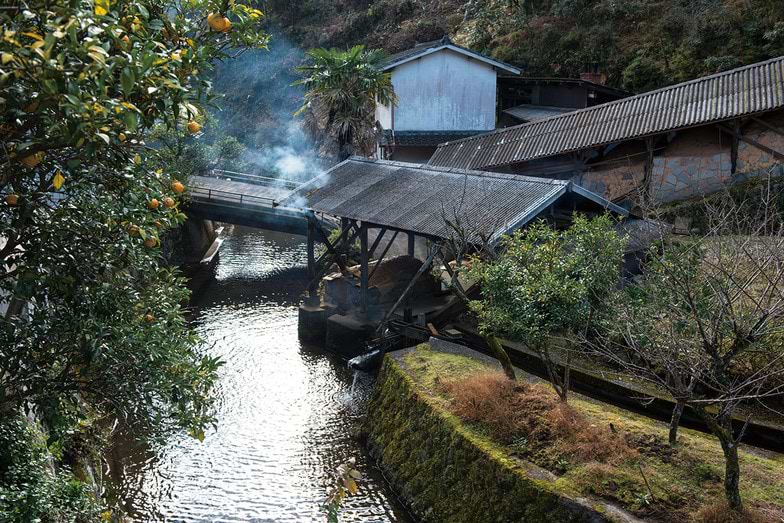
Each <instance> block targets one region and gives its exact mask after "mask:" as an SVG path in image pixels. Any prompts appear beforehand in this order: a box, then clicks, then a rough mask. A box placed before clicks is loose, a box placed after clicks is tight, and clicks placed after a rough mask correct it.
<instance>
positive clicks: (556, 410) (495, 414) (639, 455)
mask: <svg viewBox="0 0 784 523" xmlns="http://www.w3.org/2000/svg"><path fill="white" fill-rule="evenodd" d="M405 367H406V369H407V371H408V372H410V373H411V375H412V377H414V378H415V380H416V381H417V383H418V384H419V385H420V386H421V387H422V388H421V390H422V391H423V393H425V394H428V395H429V396H430V397H431V398H432V399H433V400H435V401H437V402H438V404H439V405H440V407H441V408H444V409H445V410H447V411H449V412H451V413H453V414H455V415H456V416H458V417H459V418H461V419H462V420H465V422H466V426H467V428H469V429H470V430H471V431H472V432H474V433H475V434H476V435H477V436H479V437H482V438H485V439H486V440H487V441H488V442H491V443H492V444H493V445H494V448H495V450H496V451H498V452H500V453H501V454H502V455H505V456H512V457H516V458H521V459H523V460H525V461H528V462H531V463H534V464H536V465H538V466H540V467H542V468H544V469H547V470H549V471H550V472H553V473H555V474H556V475H557V476H558V478H557V479H556V480H555V482H556V485H557V486H558V488H563V489H564V490H565V491H568V492H570V493H574V492H577V493H579V494H580V495H587V496H592V497H596V498H601V499H604V500H606V501H609V502H611V503H614V504H616V505H617V506H619V507H622V508H624V509H625V510H627V511H629V512H630V513H632V514H633V515H635V516H636V517H638V518H641V519H643V520H645V521H651V522H655V523H714V522H717V523H725V522H728V523H733V522H734V521H739V522H741V523H756V522H758V521H765V522H770V523H784V457H783V456H781V455H778V454H773V453H768V452H764V451H756V450H754V451H752V449H749V448H742V449H741V451H740V459H741V468H742V471H743V472H742V479H741V494H742V496H743V500H744V503H745V506H746V507H747V508H748V510H749V512H748V513H747V514H745V515H744V516H743V517H744V518H746V519H737V518H735V519H733V514H731V513H730V512H729V511H727V510H724V509H723V507H725V506H724V505H722V504H721V503H720V501H719V500H721V499H722V498H723V484H722V478H723V473H724V460H723V456H722V452H721V448H720V446H719V444H718V442H717V441H716V439H715V438H714V437H712V436H710V435H707V434H702V433H698V432H695V431H692V430H689V429H686V428H682V429H681V431H680V434H679V439H680V444H679V445H678V446H677V447H675V448H672V447H670V446H669V445H668V444H667V433H668V427H667V424H666V423H660V422H656V421H653V420H651V419H650V418H647V417H645V416H643V415H640V414H635V413H632V412H629V411H626V410H623V409H620V408H618V407H613V406H611V405H608V404H606V403H601V402H597V401H594V400H589V399H587V398H585V397H582V396H580V395H579V394H576V393H574V394H572V396H570V399H569V405H568V406H562V405H561V404H560V402H559V401H558V398H557V396H556V395H555V393H554V392H553V391H552V389H551V388H550V387H549V386H547V385H545V384H539V385H532V384H528V383H514V382H511V381H509V380H507V379H506V377H505V376H503V374H501V373H500V372H497V371H496V372H493V371H492V369H491V368H490V367H489V366H487V365H486V364H484V363H482V362H480V361H479V360H477V359H473V358H469V357H465V356H460V355H454V354H447V353H442V352H438V351H436V350H432V349H430V348H428V347H427V346H420V347H419V348H418V349H417V350H416V351H415V352H413V353H411V354H409V355H407V356H406V357H405ZM611 427H612V429H611ZM621 440H622V441H621ZM626 457H628V458H629V459H626ZM717 518H723V519H717ZM728 518H729V519H728ZM749 518H753V519H749Z"/></svg>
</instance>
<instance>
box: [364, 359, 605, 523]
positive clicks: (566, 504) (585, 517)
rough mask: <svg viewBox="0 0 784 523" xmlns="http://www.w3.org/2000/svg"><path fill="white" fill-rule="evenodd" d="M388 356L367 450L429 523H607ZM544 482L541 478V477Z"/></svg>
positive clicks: (598, 510)
mask: <svg viewBox="0 0 784 523" xmlns="http://www.w3.org/2000/svg"><path fill="white" fill-rule="evenodd" d="M422 392H423V391H422V389H420V388H419V386H418V385H417V384H416V383H415V382H414V380H413V379H412V378H411V377H410V376H409V375H408V374H407V372H406V371H405V370H404V369H403V368H402V367H401V364H400V363H399V362H397V361H396V360H394V359H393V358H391V357H390V356H387V357H386V358H385V361H384V364H383V367H382V370H381V372H380V374H379V377H378V382H377V384H376V388H375V391H374V393H373V396H372V398H371V400H370V405H369V410H368V421H367V429H368V444H369V447H370V449H371V452H372V453H373V454H374V455H375V456H376V458H377V459H378V460H379V462H380V463H381V465H382V467H383V469H384V471H385V473H386V474H387V476H388V477H389V478H390V479H391V481H392V483H393V484H394V486H395V488H396V489H397V490H398V492H399V493H400V494H401V496H402V497H403V498H404V500H405V501H406V502H407V503H408V504H409V506H410V507H411V508H412V510H413V511H414V513H415V514H416V515H417V516H418V517H419V518H420V519H421V520H422V521H423V522H455V523H457V522H460V523H472V522H476V523H490V522H559V523H560V522H604V521H613V520H614V519H613V518H612V517H610V516H608V515H607V514H605V513H604V511H603V509H602V507H600V506H593V505H592V504H591V503H590V502H589V501H588V500H586V499H581V498H578V497H576V496H570V495H569V494H568V493H566V492H563V491H560V490H559V488H558V487H557V486H556V484H555V482H553V481H552V479H550V478H547V477H545V476H546V475H542V474H541V473H537V472H536V470H535V469H534V467H533V466H531V468H530V469H528V468H527V467H526V463H524V462H521V461H517V460H514V459H512V458H509V457H508V456H507V455H505V454H504V453H503V452H501V451H500V449H499V448H498V447H496V446H495V445H494V444H493V443H491V442H489V441H488V440H485V439H484V438H482V437H481V436H479V435H478V434H476V433H474V432H473V431H471V430H470V429H468V428H466V427H465V426H464V425H463V424H462V423H461V421H460V420H459V419H458V418H456V417H455V416H453V415H451V414H450V413H448V412H447V411H446V410H444V409H443V408H442V407H441V406H439V405H438V404H437V403H436V402H435V400H433V398H432V397H429V396H428V395H427V394H422ZM537 476H541V477H537Z"/></svg>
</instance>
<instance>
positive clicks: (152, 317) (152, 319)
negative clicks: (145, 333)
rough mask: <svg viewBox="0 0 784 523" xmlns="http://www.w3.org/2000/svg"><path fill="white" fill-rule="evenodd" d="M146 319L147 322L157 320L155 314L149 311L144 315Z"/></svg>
mask: <svg viewBox="0 0 784 523" xmlns="http://www.w3.org/2000/svg"><path fill="white" fill-rule="evenodd" d="M144 321H146V322H147V323H152V322H154V321H155V316H153V315H152V314H150V313H149V312H148V313H147V314H145V315H144Z"/></svg>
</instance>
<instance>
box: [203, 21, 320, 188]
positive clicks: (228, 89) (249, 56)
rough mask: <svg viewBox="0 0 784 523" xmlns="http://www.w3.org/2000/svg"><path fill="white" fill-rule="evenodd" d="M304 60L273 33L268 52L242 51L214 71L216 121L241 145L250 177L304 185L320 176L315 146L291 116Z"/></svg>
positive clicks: (297, 103)
mask: <svg viewBox="0 0 784 523" xmlns="http://www.w3.org/2000/svg"><path fill="white" fill-rule="evenodd" d="M304 60H305V55H304V52H303V51H302V50H301V49H299V48H297V47H296V46H294V45H292V44H291V43H290V42H288V40H287V39H286V38H285V37H283V36H282V35H281V34H280V33H279V32H277V31H274V30H273V31H272V39H271V41H270V45H269V50H268V51H246V52H244V53H243V54H242V55H241V56H239V57H238V58H237V59H234V60H230V61H227V62H225V63H220V64H218V65H217V67H216V75H215V82H214V87H215V91H217V92H218V93H221V94H222V95H223V98H222V100H220V102H219V103H220V105H221V107H222V110H220V111H218V112H216V114H215V117H216V120H217V122H218V123H219V124H220V128H221V131H222V132H224V133H226V134H228V135H230V136H234V137H236V138H237V139H238V140H240V142H241V143H242V144H243V145H244V146H245V147H246V151H245V153H244V154H243V156H242V158H241V159H240V162H239V163H240V164H241V165H242V166H243V169H244V170H246V171H247V172H249V173H252V174H258V175H261V176H269V177H275V178H283V179H286V180H292V181H298V182H304V181H307V180H310V179H312V178H314V177H316V176H319V175H320V174H322V173H323V172H324V168H325V165H324V162H323V160H322V159H321V158H320V157H319V152H318V147H317V146H316V144H315V143H314V142H313V140H312V139H311V138H310V136H308V134H307V133H306V132H305V131H304V129H303V127H302V119H301V118H296V117H294V112H296V110H297V109H298V108H299V107H300V105H301V104H302V99H303V95H304V90H303V89H302V87H301V86H292V85H291V84H292V83H293V82H294V81H296V80H297V79H299V76H298V75H297V72H296V71H295V67H297V66H298V65H301V64H302V63H303V62H304Z"/></svg>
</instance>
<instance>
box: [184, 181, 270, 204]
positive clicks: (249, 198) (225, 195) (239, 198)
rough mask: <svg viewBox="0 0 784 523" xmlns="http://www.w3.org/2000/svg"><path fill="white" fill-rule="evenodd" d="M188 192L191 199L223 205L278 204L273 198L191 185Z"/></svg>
mask: <svg viewBox="0 0 784 523" xmlns="http://www.w3.org/2000/svg"><path fill="white" fill-rule="evenodd" d="M188 192H189V194H190V196H191V199H193V200H200V201H210V202H215V203H220V204H223V205H239V206H242V205H258V206H262V207H277V205H278V202H277V201H276V200H275V199H274V198H270V197H266V196H254V195H248V194H242V193H234V192H229V191H221V190H220V189H209V188H206V187H199V186H191V187H190V190H189V191H188Z"/></svg>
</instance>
